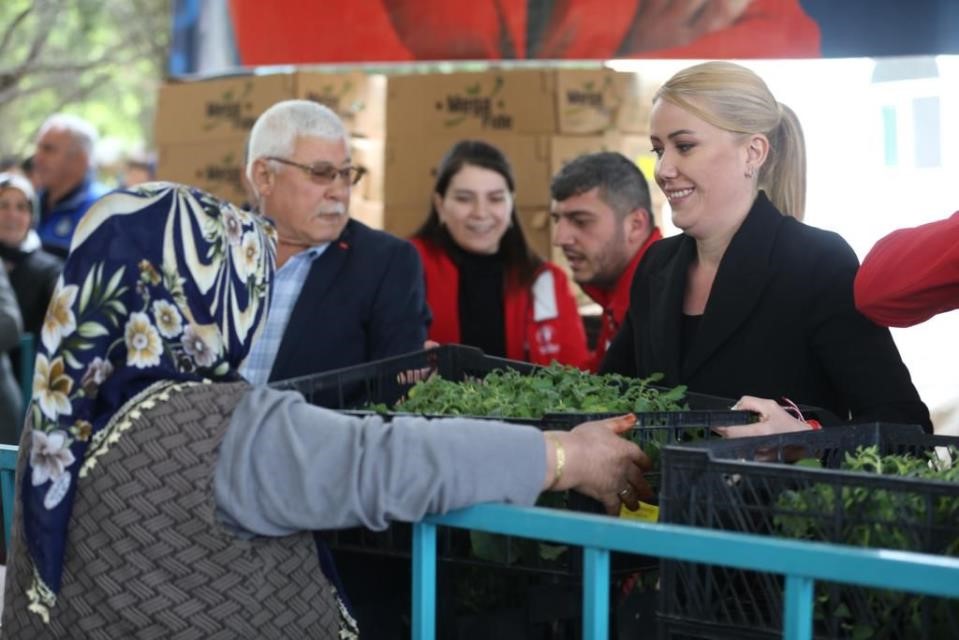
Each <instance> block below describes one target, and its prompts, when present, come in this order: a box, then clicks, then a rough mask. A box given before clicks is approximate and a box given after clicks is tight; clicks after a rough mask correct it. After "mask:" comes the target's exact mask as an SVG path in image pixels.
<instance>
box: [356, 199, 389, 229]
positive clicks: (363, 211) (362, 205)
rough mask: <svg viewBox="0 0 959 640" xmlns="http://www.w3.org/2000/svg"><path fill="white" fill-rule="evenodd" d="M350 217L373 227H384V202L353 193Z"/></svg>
mask: <svg viewBox="0 0 959 640" xmlns="http://www.w3.org/2000/svg"><path fill="white" fill-rule="evenodd" d="M350 217H351V218H354V219H356V220H359V221H360V222H362V223H363V224H365V225H366V226H368V227H372V228H373V229H382V228H383V203H382V202H375V201H372V200H367V199H365V198H362V197H358V196H356V195H353V196H351V197H350Z"/></svg>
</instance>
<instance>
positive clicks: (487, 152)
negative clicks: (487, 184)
mask: <svg viewBox="0 0 959 640" xmlns="http://www.w3.org/2000/svg"><path fill="white" fill-rule="evenodd" d="M467 165H469V166H473V167H480V168H482V169H489V170H490V171H495V172H496V173H498V174H500V175H501V176H503V179H504V180H506V186H507V187H509V190H510V193H515V192H516V181H515V180H514V179H513V170H512V168H510V165H509V161H508V160H507V159H506V156H505V155H503V152H502V151H500V150H499V149H497V148H496V147H494V146H493V145H491V144H488V143H486V142H483V141H481V140H461V141H459V142H457V143H456V144H454V145H453V147H452V148H451V149H450V150H449V151H447V152H446V155H444V156H443V160H442V161H441V162H440V166H439V169H438V170H437V174H436V183H435V184H434V185H433V193H435V194H438V195H439V196H440V197H444V196H445V195H446V191H447V189H449V186H450V182H451V181H452V180H453V176H455V175H456V174H457V173H459V172H460V170H461V169H462V168H463V167H465V166H467ZM413 235H414V237H417V238H421V239H423V240H427V241H429V242H432V243H433V244H435V245H437V246H439V247H442V248H444V249H445V250H446V251H447V252H449V253H451V255H455V252H450V249H452V248H454V247H456V246H457V245H456V242H455V241H454V240H453V238H452V236H450V233H449V231H448V230H447V229H446V227H445V226H444V225H443V224H441V223H440V215H439V212H438V211H437V210H436V205H435V204H434V203H433V198H430V212H429V215H428V216H427V217H426V222H424V223H423V225H422V226H421V227H420V228H419V229H418V230H417V231H416V233H414V234H413ZM497 255H498V256H500V258H501V259H502V260H503V264H504V266H505V271H506V273H507V274H509V276H511V277H515V278H516V279H517V280H518V281H519V283H520V284H524V285H528V284H532V282H533V278H534V277H535V276H536V272H537V271H539V269H540V267H541V266H542V265H543V259H542V258H540V257H539V256H537V255H536V254H535V253H534V252H533V250H532V249H531V248H530V246H529V244H528V243H527V242H526V236H524V235H523V229H522V228H521V227H520V225H519V218H518V216H517V215H516V204H515V202H514V204H513V210H512V211H511V212H510V225H509V228H507V229H506V233H504V234H503V239H502V240H500V244H499V252H498V253H497Z"/></svg>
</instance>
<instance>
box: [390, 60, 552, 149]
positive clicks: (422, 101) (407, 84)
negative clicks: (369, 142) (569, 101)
mask: <svg viewBox="0 0 959 640" xmlns="http://www.w3.org/2000/svg"><path fill="white" fill-rule="evenodd" d="M554 101H555V72H553V71H550V70H533V69H517V70H497V71H484V72H478V73H433V74H415V75H405V76H392V77H390V79H389V83H388V88H387V98H386V135H387V137H389V138H406V139H409V138H417V137H421V136H424V135H427V134H436V133H447V134H449V135H454V136H459V137H464V136H475V135H479V134H488V133H553V132H554V131H555V130H556V114H555V106H554V104H555V102H554Z"/></svg>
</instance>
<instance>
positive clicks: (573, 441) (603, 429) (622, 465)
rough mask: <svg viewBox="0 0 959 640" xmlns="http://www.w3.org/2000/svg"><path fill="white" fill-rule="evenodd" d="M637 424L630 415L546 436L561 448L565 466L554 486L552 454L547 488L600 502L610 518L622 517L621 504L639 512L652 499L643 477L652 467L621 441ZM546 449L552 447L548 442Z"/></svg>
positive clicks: (627, 443)
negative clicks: (579, 494) (578, 494)
mask: <svg viewBox="0 0 959 640" xmlns="http://www.w3.org/2000/svg"><path fill="white" fill-rule="evenodd" d="M634 424H636V416H634V415H633V414H628V415H625V416H620V417H617V418H608V419H606V420H597V421H594V422H584V423H583V424H581V425H579V426H577V427H576V428H574V429H573V430H571V431H550V432H547V433H549V434H550V436H551V437H555V438H556V439H557V440H558V441H559V442H560V443H561V444H562V446H563V449H564V452H565V465H564V468H563V472H562V475H561V476H560V478H559V480H558V481H557V482H555V483H554V482H553V479H554V478H555V457H554V456H555V452H554V451H550V464H549V465H547V467H548V469H547V482H546V488H549V489H551V490H555V491H562V490H565V489H575V490H577V491H579V492H580V493H582V494H584V495H587V496H589V497H591V498H595V499H596V500H598V501H600V502H601V503H602V504H603V507H605V509H606V511H607V512H608V513H610V514H616V513H619V509H620V504H625V505H626V506H627V507H628V508H630V509H633V510H635V509H638V508H639V500H640V499H641V498H643V499H649V498H651V497H652V496H653V491H652V489H651V488H650V486H649V483H648V482H647V481H646V478H644V477H643V472H644V471H649V470H650V469H651V467H652V463H651V461H650V459H649V457H648V456H647V455H646V454H645V453H643V450H642V449H640V448H639V447H638V446H636V444H635V443H633V442H630V441H629V440H627V439H625V438H623V437H622V434H623V433H625V432H626V431H628V430H629V429H630V428H631V427H632V426H633V425H634ZM547 447H550V444H549V443H548V442H547Z"/></svg>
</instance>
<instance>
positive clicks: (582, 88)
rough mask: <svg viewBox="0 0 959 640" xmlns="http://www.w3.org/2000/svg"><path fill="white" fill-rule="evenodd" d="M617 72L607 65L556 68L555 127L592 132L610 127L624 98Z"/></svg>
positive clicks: (560, 130) (586, 132)
mask: <svg viewBox="0 0 959 640" xmlns="http://www.w3.org/2000/svg"><path fill="white" fill-rule="evenodd" d="M618 75H619V74H617V73H616V72H615V71H612V70H610V69H559V70H557V71H556V116H557V131H558V132H559V133H573V134H594V133H603V132H604V131H607V130H609V129H612V128H613V127H614V126H615V124H616V117H617V114H618V113H619V111H620V105H621V103H622V99H623V96H622V95H621V94H622V90H623V88H624V87H623V86H622V82H621V81H620V80H619V78H618Z"/></svg>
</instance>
